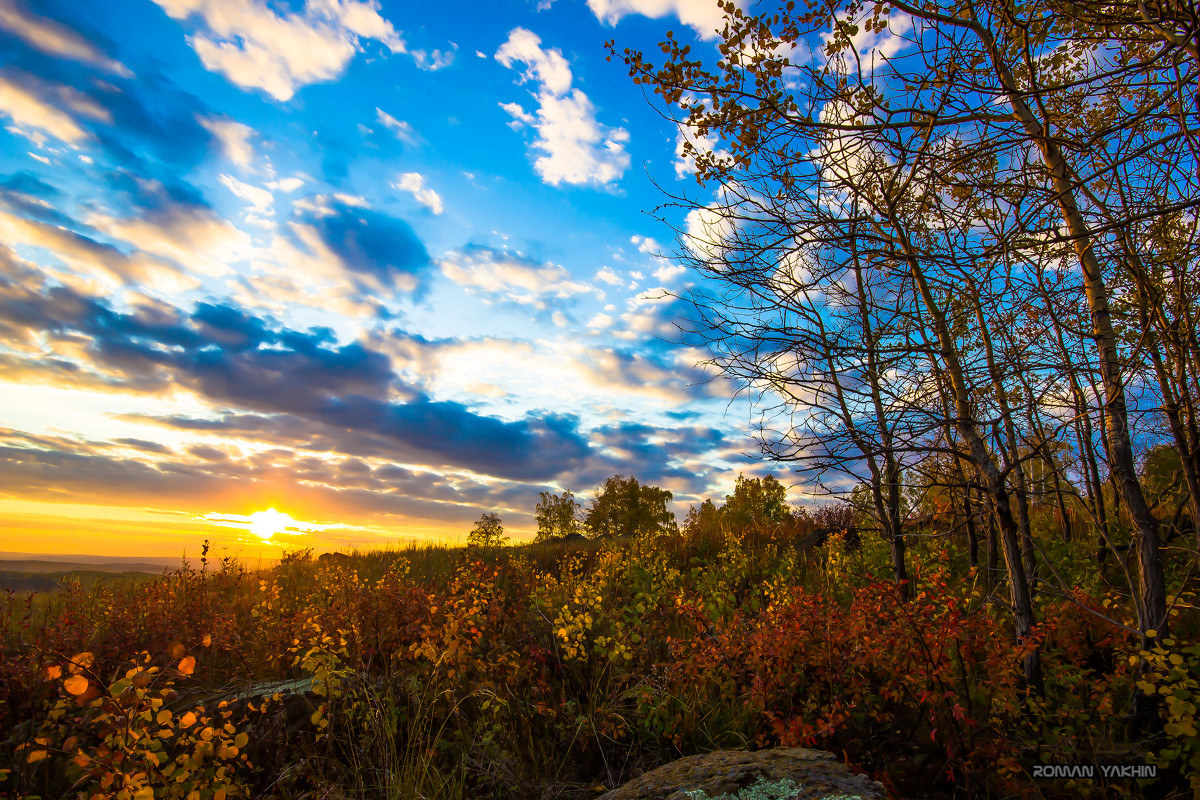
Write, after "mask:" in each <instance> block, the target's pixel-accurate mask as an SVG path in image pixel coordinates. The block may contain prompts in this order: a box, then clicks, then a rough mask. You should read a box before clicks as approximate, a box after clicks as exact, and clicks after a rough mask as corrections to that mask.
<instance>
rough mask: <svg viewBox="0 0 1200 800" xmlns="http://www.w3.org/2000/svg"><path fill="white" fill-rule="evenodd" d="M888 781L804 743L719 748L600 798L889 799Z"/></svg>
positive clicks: (640, 779)
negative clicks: (765, 747)
mask: <svg viewBox="0 0 1200 800" xmlns="http://www.w3.org/2000/svg"><path fill="white" fill-rule="evenodd" d="M886 798H887V793H886V792H885V791H884V790H883V785H882V784H880V783H878V782H876V781H872V780H870V779H869V778H866V777H864V776H861V775H855V774H854V773H853V772H851V771H850V770H848V769H846V767H844V766H843V765H842V764H841V762H839V761H838V760H837V759H836V758H834V756H833V755H832V754H830V753H826V752H824V751H821V750H809V749H807V748H803V747H777V748H773V749H770V750H756V751H753V752H750V751H746V750H717V751H715V752H712V753H705V754H703V755H698V756H688V757H687V758H681V759H679V760H677V761H672V762H671V763H670V764H665V765H663V766H661V767H659V768H658V769H655V770H651V771H650V772H647V773H645V774H644V775H641V776H640V777H638V778H635V779H634V780H632V781H630V782H629V783H627V784H625V785H624V786H622V787H620V788H618V789H613V790H612V791H611V792H608V793H606V794H603V795H601V796H600V798H599V800H886Z"/></svg>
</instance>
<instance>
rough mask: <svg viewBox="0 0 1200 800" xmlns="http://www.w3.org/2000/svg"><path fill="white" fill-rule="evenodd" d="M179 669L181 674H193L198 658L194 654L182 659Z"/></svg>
mask: <svg viewBox="0 0 1200 800" xmlns="http://www.w3.org/2000/svg"><path fill="white" fill-rule="evenodd" d="M177 669H178V670H179V673H180V674H181V675H191V674H192V672H193V671H194V670H195V669H196V659H195V658H194V657H192V656H188V657H187V658H184V659H182V660H181V661H180V662H179V666H178V667H177Z"/></svg>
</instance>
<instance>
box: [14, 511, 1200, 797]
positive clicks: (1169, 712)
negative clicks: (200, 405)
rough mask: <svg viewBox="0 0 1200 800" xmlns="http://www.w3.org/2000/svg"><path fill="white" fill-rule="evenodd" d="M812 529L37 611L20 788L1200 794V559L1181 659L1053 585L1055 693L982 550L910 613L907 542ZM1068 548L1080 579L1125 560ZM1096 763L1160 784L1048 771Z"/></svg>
mask: <svg viewBox="0 0 1200 800" xmlns="http://www.w3.org/2000/svg"><path fill="white" fill-rule="evenodd" d="M803 533H804V532H803V531H799V530H797V529H796V528H795V526H790V527H789V526H787V525H782V526H774V527H772V528H769V529H768V528H766V527H754V526H750V527H747V528H744V529H741V530H730V529H729V528H728V526H726V527H724V528H722V529H720V530H718V531H715V532H714V531H709V532H707V533H703V534H700V533H695V532H693V533H692V534H691V535H688V534H686V533H685V534H680V535H673V536H661V537H657V538H620V537H615V538H606V539H601V540H589V541H584V542H578V543H561V542H559V543H542V544H533V545H525V546H520V547H471V548H462V549H451V548H444V547H436V546H427V547H414V548H411V549H408V550H393V551H384V552H363V553H351V554H346V555H338V556H333V557H325V558H322V559H314V558H313V557H312V553H311V551H304V550H301V551H298V552H294V553H291V554H289V555H288V556H287V557H285V558H284V560H283V561H282V563H280V564H278V565H276V566H273V567H271V568H270V569H264V570H257V571H251V570H248V569H246V568H245V567H243V566H242V565H240V564H238V563H237V562H236V561H234V560H232V559H224V560H222V561H220V562H217V563H211V562H207V561H206V562H205V563H204V564H202V565H200V566H197V565H195V564H190V565H189V564H187V563H184V564H183V565H182V566H181V567H180V568H179V569H177V570H175V571H173V572H170V573H169V574H165V575H163V576H162V577H160V578H157V579H155V580H149V581H136V582H134V581H96V582H94V583H92V584H90V585H89V586H87V587H85V586H83V585H81V584H79V583H67V584H66V585H64V586H63V587H62V588H61V589H59V590H58V591H56V592H54V593H51V594H36V595H34V594H17V593H15V592H9V593H8V594H7V596H6V597H4V598H0V648H2V653H0V654H2V656H3V658H2V660H0V776H2V778H0V797H3V798H16V797H23V798H34V797H40V798H66V797H87V798H121V799H122V800H149V798H187V799H188V800H201V799H203V800H210V799H211V800H225V799H226V798H236V797H279V798H299V797H306V798H317V797H322V798H446V799H447V800H449V799H451V798H478V797H495V798H592V797H596V796H597V795H598V794H599V793H600V792H601V791H603V790H605V789H609V788H613V787H615V786H619V785H621V783H623V782H624V781H626V780H628V779H630V778H631V777H634V776H635V775H637V774H638V773H639V772H640V771H642V770H645V769H649V768H652V767H654V766H657V765H659V764H662V763H666V762H668V761H670V760H673V759H675V758H678V757H680V756H681V755H689V754H693V753H699V752H705V751H708V750H712V749H717V748H737V747H749V748H763V747H772V746H778V745H786V746H792V745H802V746H811V747H816V748H821V749H825V750H829V751H831V752H833V753H835V754H837V756H838V757H839V758H841V759H843V760H844V761H845V762H846V763H847V764H848V765H850V766H851V767H853V768H855V769H857V770H859V771H863V772H866V773H869V774H870V775H872V776H873V777H874V778H876V779H877V780H880V781H882V782H883V783H884V784H885V786H886V787H887V788H888V790H889V792H891V793H893V794H894V796H897V797H1125V796H1129V797H1135V796H1157V797H1180V798H1182V797H1191V796H1194V794H1195V793H1196V792H1197V791H1200V744H1198V741H1200V739H1198V738H1197V736H1196V706H1197V702H1198V700H1200V688H1198V681H1200V647H1198V646H1196V645H1195V642H1196V640H1197V619H1196V615H1195V614H1194V610H1192V606H1194V595H1190V594H1188V593H1187V591H1185V590H1184V588H1183V586H1184V584H1183V580H1184V578H1186V577H1187V575H1188V574H1189V573H1188V569H1187V564H1186V562H1185V561H1184V560H1182V559H1181V560H1180V561H1179V563H1175V562H1172V563H1171V565H1170V566H1171V571H1170V574H1172V575H1180V576H1183V577H1181V578H1180V579H1179V580H1178V581H1175V583H1173V590H1172V591H1173V594H1172V598H1171V599H1172V603H1173V607H1174V611H1175V616H1174V617H1173V626H1174V628H1173V631H1172V634H1173V636H1174V637H1175V638H1166V637H1164V638H1163V639H1162V640H1161V642H1159V643H1158V644H1157V645H1156V646H1155V647H1153V649H1151V650H1142V649H1141V645H1140V644H1139V642H1140V639H1139V637H1138V636H1136V635H1131V634H1130V633H1129V632H1127V631H1126V630H1123V629H1122V628H1121V627H1119V626H1118V625H1115V624H1113V622H1112V621H1110V619H1112V618H1114V617H1115V618H1116V621H1117V622H1121V621H1123V622H1124V623H1125V624H1127V625H1128V626H1129V627H1130V628H1132V629H1133V630H1134V631H1135V632H1136V625H1135V622H1134V620H1132V619H1131V618H1126V619H1122V618H1121V614H1122V612H1121V611H1120V609H1121V608H1123V607H1126V606H1127V605H1128V603H1127V602H1126V599H1127V598H1123V597H1122V596H1121V595H1120V592H1119V591H1117V590H1115V589H1112V588H1110V587H1109V586H1108V585H1107V584H1106V582H1105V580H1104V577H1103V575H1102V574H1101V573H1096V572H1094V571H1093V570H1090V569H1089V570H1088V572H1087V576H1085V575H1083V574H1080V575H1079V576H1078V580H1077V581H1075V585H1076V587H1077V588H1075V589H1073V590H1072V591H1071V592H1070V593H1062V594H1058V595H1055V594H1054V593H1052V592H1050V591H1048V590H1047V591H1043V592H1042V593H1041V594H1040V595H1039V597H1038V600H1037V602H1038V604H1039V610H1040V615H1039V618H1040V619H1041V620H1043V621H1042V622H1041V624H1040V625H1039V626H1038V628H1037V630H1036V635H1035V636H1034V637H1031V638H1030V639H1029V640H1027V641H1026V642H1024V643H1023V644H1022V647H1032V646H1035V645H1036V646H1038V647H1040V649H1041V653H1042V659H1043V665H1044V676H1045V686H1044V687H1043V689H1042V690H1041V692H1040V693H1039V692H1037V691H1034V690H1032V689H1031V688H1030V687H1027V686H1025V685H1023V680H1022V673H1021V669H1020V660H1021V656H1022V652H1021V651H1020V650H1019V649H1018V648H1017V646H1016V645H1015V644H1014V636H1013V632H1012V621H1011V615H1010V614H1009V613H1008V611H1007V609H1006V608H1005V604H1004V602H1003V598H1004V597H1005V596H1006V593H1005V591H1004V590H1003V589H1001V587H1000V583H1001V582H1000V580H999V579H997V580H995V581H989V580H988V577H987V575H985V574H982V573H981V572H980V570H979V569H977V568H975V567H972V566H970V565H969V564H968V563H967V560H966V556H965V551H964V548H963V547H961V546H960V545H959V543H956V542H954V541H951V540H950V539H948V538H947V537H945V536H936V535H931V536H928V537H925V538H919V539H918V540H917V541H916V543H915V544H914V547H913V549H912V551H911V554H912V564H913V570H912V584H913V586H912V589H913V590H912V592H911V599H909V600H907V601H905V600H903V599H902V598H901V595H900V593H899V592H898V591H897V588H896V587H895V586H894V585H893V584H892V583H890V582H889V579H888V577H887V576H888V575H889V573H888V572H887V563H888V554H887V551H886V546H885V545H884V544H883V543H882V541H880V540H878V539H877V538H872V537H863V539H862V542H861V544H859V545H858V546H847V543H846V541H845V539H844V538H843V537H840V536H837V535H834V536H831V537H829V539H828V540H827V541H825V542H824V543H823V544H821V545H819V546H813V547H797V544H798V543H800V542H802V541H805V542H809V543H811V540H810V539H805V538H804V537H803V536H802V534H803ZM1057 546H1058V552H1055V553H1050V554H1048V555H1047V563H1049V564H1051V565H1054V564H1057V565H1058V567H1057V568H1058V569H1062V570H1066V569H1068V566H1067V565H1070V564H1072V563H1075V564H1086V563H1088V558H1089V552H1090V550H1091V549H1093V548H1094V546H1093V545H1091V544H1088V543H1084V542H1078V543H1073V542H1061V543H1059V544H1058V545H1057ZM875 576H883V577H882V578H877V577H875ZM1063 577H1065V578H1069V577H1070V576H1069V575H1064V576H1063ZM1139 696H1140V697H1141V698H1142V699H1143V702H1141V703H1139V702H1138V697H1139ZM1146 696H1150V697H1152V698H1157V701H1156V702H1154V703H1152V706H1151V708H1152V713H1150V715H1149V717H1147V713H1146V708H1147V705H1146V703H1145V702H1144V699H1145V697H1146ZM1081 762H1087V763H1127V764H1154V765H1157V767H1158V778H1157V779H1156V780H1154V781H1147V780H1141V781H1137V780H1128V779H1126V780H1114V781H1112V782H1108V783H1106V782H1102V781H1075V780H1070V779H1059V780H1042V781H1037V780H1033V779H1032V778H1031V770H1032V768H1033V766H1034V765H1035V764H1039V763H1081Z"/></svg>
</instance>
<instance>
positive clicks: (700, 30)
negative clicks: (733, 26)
mask: <svg viewBox="0 0 1200 800" xmlns="http://www.w3.org/2000/svg"><path fill="white" fill-rule="evenodd" d="M737 5H738V7H740V8H742V9H745V7H746V3H745V2H742V1H741V0H739V2H738V3H737ZM588 8H590V9H591V10H592V13H593V14H595V15H596V19H598V20H600V21H601V22H604V23H605V24H608V25H615V24H617V22H619V21H620V19H621V17H624V16H626V15H628V14H641V15H642V16H645V17H650V18H651V19H658V18H660V17H665V16H667V15H668V14H673V15H674V16H676V17H678V18H679V21H680V22H682V23H683V24H684V25H687V26H688V27H689V28H692V29H693V30H695V31H696V33H697V34H698V35H699V36H700V38H702V39H715V38H717V30H719V29H720V28H721V27H722V25H723V24H724V22H723V20H724V15H723V13H722V12H721V8H720V6H718V5H717V0H588Z"/></svg>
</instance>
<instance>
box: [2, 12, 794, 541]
mask: <svg viewBox="0 0 1200 800" xmlns="http://www.w3.org/2000/svg"><path fill="white" fill-rule="evenodd" d="M719 22H720V13H719V11H718V10H717V7H716V5H715V2H714V3H713V4H711V5H710V4H709V3H708V2H706V0H553V1H552V2H551V0H540V2H538V0H486V2H460V0H447V2H445V3H440V4H433V3H408V2H399V1H398V0H382V2H373V1H372V0H104V2H99V3H97V2H82V0H0V397H2V398H3V400H2V401H0V551H6V552H24V553H34V552H37V553H87V554H100V555H106V554H110V555H113V556H137V555H147V556H163V555H166V556H170V555H175V554H179V553H180V552H181V551H187V552H189V553H191V554H193V555H194V554H196V553H198V550H199V543H200V542H201V541H203V540H205V539H208V540H210V541H212V543H213V546H214V548H215V552H218V553H229V554H234V555H256V554H257V555H267V556H271V555H272V554H277V552H278V551H279V550H280V549H281V548H294V547H313V548H314V549H316V550H317V551H324V550H328V549H343V548H346V547H360V548H361V547H376V546H388V545H392V544H395V545H400V546H403V545H404V544H407V543H408V542H410V541H412V540H414V539H416V540H420V539H435V540H441V541H451V542H453V541H462V540H463V539H464V538H465V535H466V533H467V531H469V530H470V528H471V525H472V523H473V521H474V520H476V519H478V518H479V516H480V515H481V514H482V513H486V512H495V513H498V514H499V515H500V516H501V519H502V520H503V522H504V525H505V527H506V530H507V532H508V533H510V534H511V535H512V536H513V537H514V539H517V540H520V539H524V538H530V537H532V535H533V533H534V531H535V527H536V526H535V523H534V519H533V511H534V505H535V504H536V502H537V499H538V493H539V492H542V491H550V492H560V491H563V490H570V491H573V492H574V493H575V494H576V495H577V496H578V497H579V498H580V499H581V500H583V501H584V502H586V501H587V500H588V499H589V498H590V497H591V495H592V492H593V491H594V489H595V488H596V487H597V486H599V485H600V484H601V483H603V481H604V479H605V478H607V477H609V476H611V475H613V474H616V473H621V474H625V475H635V476H637V477H638V478H639V479H640V480H641V481H643V482H645V483H650V484H653V485H657V486H661V487H663V488H666V489H669V490H671V491H672V492H673V493H674V497H675V506H674V508H675V510H676V512H677V513H678V514H679V516H680V519H681V521H682V516H683V514H684V513H686V511H687V508H688V507H689V506H690V505H691V504H693V503H698V502H700V500H702V499H703V498H705V497H715V498H717V499H718V500H720V499H721V498H723V496H724V495H725V494H727V493H730V492H731V491H732V487H733V481H734V478H735V476H736V475H737V474H738V473H739V472H743V473H746V474H749V475H765V474H768V473H769V472H774V474H777V475H779V476H781V477H782V478H783V479H784V481H785V483H791V482H792V481H790V480H789V479H788V478H787V476H786V474H785V471H784V470H781V469H778V468H776V469H774V470H772V469H771V465H769V464H763V463H762V462H760V461H759V460H758V458H757V452H758V450H757V446H756V445H755V443H754V441H753V440H752V439H751V438H749V437H748V435H747V434H748V431H749V429H750V420H751V416H750V411H749V408H748V406H747V404H746V402H744V400H736V399H734V398H733V390H732V387H731V386H730V385H729V384H728V383H726V382H724V381H723V380H712V377H713V376H712V375H711V373H709V372H706V371H705V370H704V369H703V368H698V367H697V363H698V362H699V361H700V360H701V359H702V358H703V357H704V352H703V351H701V350H698V349H697V348H696V347H694V346H691V344H692V343H688V342H685V341H683V340H682V337H681V336H680V334H679V333H678V331H677V328H676V323H677V322H680V321H681V319H682V318H683V317H684V316H685V315H686V306H685V305H684V304H683V303H681V302H680V301H679V300H677V299H673V298H672V295H675V294H679V293H682V292H684V291H686V289H687V287H688V286H689V284H690V282H691V281H692V280H694V276H692V275H691V274H689V272H688V271H687V270H685V269H684V268H683V267H681V266H679V265H678V264H677V263H675V261H673V260H672V259H671V258H670V257H669V256H670V254H671V253H672V252H674V251H675V249H676V247H677V244H676V242H675V239H674V236H675V234H674V233H673V228H674V227H676V226H683V225H685V224H686V222H687V220H686V219H680V218H679V214H678V213H674V212H673V210H672V209H670V208H666V209H663V210H662V212H661V217H662V218H661V219H659V218H656V216H655V215H654V214H652V213H650V212H653V211H654V209H655V208H656V207H657V206H659V205H660V204H662V203H663V202H664V201H666V199H667V197H666V194H665V192H669V193H679V192H685V191H686V192H691V193H693V194H695V193H700V196H703V191H704V189H703V188H702V187H699V186H698V185H697V184H696V182H695V179H694V176H693V174H692V170H691V169H690V167H689V165H688V164H687V163H686V162H685V161H684V160H682V159H681V157H680V155H679V152H680V143H681V133H680V131H679V129H678V128H677V127H676V126H675V124H674V123H673V122H672V121H671V120H669V119H666V118H664V117H663V116H662V115H661V114H660V112H659V110H657V109H656V108H655V107H654V106H653V105H652V104H651V103H650V102H649V101H648V98H647V94H646V92H645V91H644V87H640V86H637V85H634V84H633V82H632V81H631V80H630V79H629V77H628V76H627V74H626V73H625V70H624V67H623V65H622V64H621V63H620V61H619V60H618V59H614V60H613V61H612V62H609V61H607V60H606V51H605V49H604V42H605V41H606V40H609V39H615V40H616V43H617V48H618V50H620V49H622V48H624V47H638V48H643V49H648V50H654V49H656V45H657V42H659V41H661V40H662V39H663V38H664V35H665V32H666V31H667V30H674V31H675V32H676V34H677V35H681V36H683V37H684V41H685V42H687V41H691V42H693V43H694V46H695V47H707V48H712V49H714V51H715V34H714V30H715V28H716V27H717V26H718V24H719ZM689 37H690V39H689ZM680 213H681V212H680ZM270 509H274V515H271V513H270V512H269V511H268V510H270ZM264 513H265V514H266V515H265V516H264ZM256 515H257V516H256ZM283 515H286V516H283ZM256 534H257V535H256ZM268 537H269V538H268Z"/></svg>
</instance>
